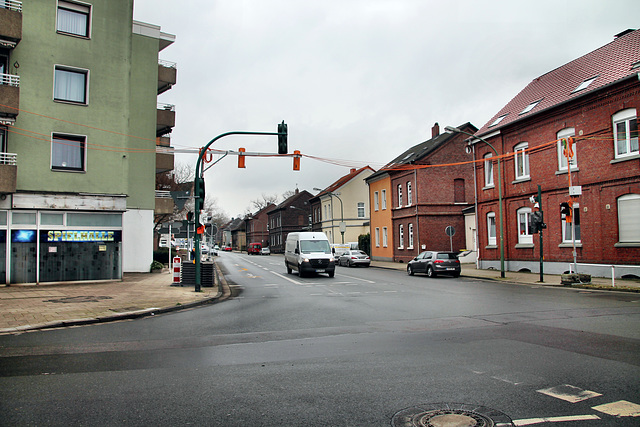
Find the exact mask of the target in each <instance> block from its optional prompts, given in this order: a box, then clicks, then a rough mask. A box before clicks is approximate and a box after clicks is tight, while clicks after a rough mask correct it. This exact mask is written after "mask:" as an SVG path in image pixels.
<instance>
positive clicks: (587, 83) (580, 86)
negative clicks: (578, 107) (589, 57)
mask: <svg viewBox="0 0 640 427" xmlns="http://www.w3.org/2000/svg"><path fill="white" fill-rule="evenodd" d="M597 78H598V76H595V77H591V78H590V79H587V80H585V81H583V82H582V83H580V84H579V85H578V87H577V88H575V89H574V90H573V91H572V92H571V93H576V92H580V91H581V90H584V89H586V88H588V87H589V85H590V84H591V83H593V81H594V80H595V79H597Z"/></svg>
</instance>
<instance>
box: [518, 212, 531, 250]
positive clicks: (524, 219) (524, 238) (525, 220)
mask: <svg viewBox="0 0 640 427" xmlns="http://www.w3.org/2000/svg"><path fill="white" fill-rule="evenodd" d="M529 215H531V208H520V209H518V243H519V244H533V235H532V234H531V232H530V231H529Z"/></svg>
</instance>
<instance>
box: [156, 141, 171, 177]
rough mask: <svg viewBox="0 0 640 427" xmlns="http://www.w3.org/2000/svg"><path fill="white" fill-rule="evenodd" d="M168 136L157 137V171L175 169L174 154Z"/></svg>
mask: <svg viewBox="0 0 640 427" xmlns="http://www.w3.org/2000/svg"><path fill="white" fill-rule="evenodd" d="M170 141H171V140H170V139H169V138H168V137H166V136H165V137H158V138H156V173H162V172H168V171H171V170H173V166H174V154H173V148H172V147H171V146H170Z"/></svg>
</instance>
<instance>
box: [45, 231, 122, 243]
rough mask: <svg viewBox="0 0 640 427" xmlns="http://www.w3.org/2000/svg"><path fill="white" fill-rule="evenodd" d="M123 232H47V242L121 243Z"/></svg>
mask: <svg viewBox="0 0 640 427" xmlns="http://www.w3.org/2000/svg"><path fill="white" fill-rule="evenodd" d="M121 233H122V232H121V231H87V230H66V231H47V232H46V240H45V241H46V242H119V241H120V240H121Z"/></svg>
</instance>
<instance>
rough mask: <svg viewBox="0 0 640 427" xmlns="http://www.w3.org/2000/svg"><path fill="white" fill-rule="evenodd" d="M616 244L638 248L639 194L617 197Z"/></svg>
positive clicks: (639, 240) (639, 235)
mask: <svg viewBox="0 0 640 427" xmlns="http://www.w3.org/2000/svg"><path fill="white" fill-rule="evenodd" d="M617 203H618V242H619V243H624V244H633V245H634V246H640V222H638V212H639V211H640V194H625V195H624V196H620V197H618V200H617Z"/></svg>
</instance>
